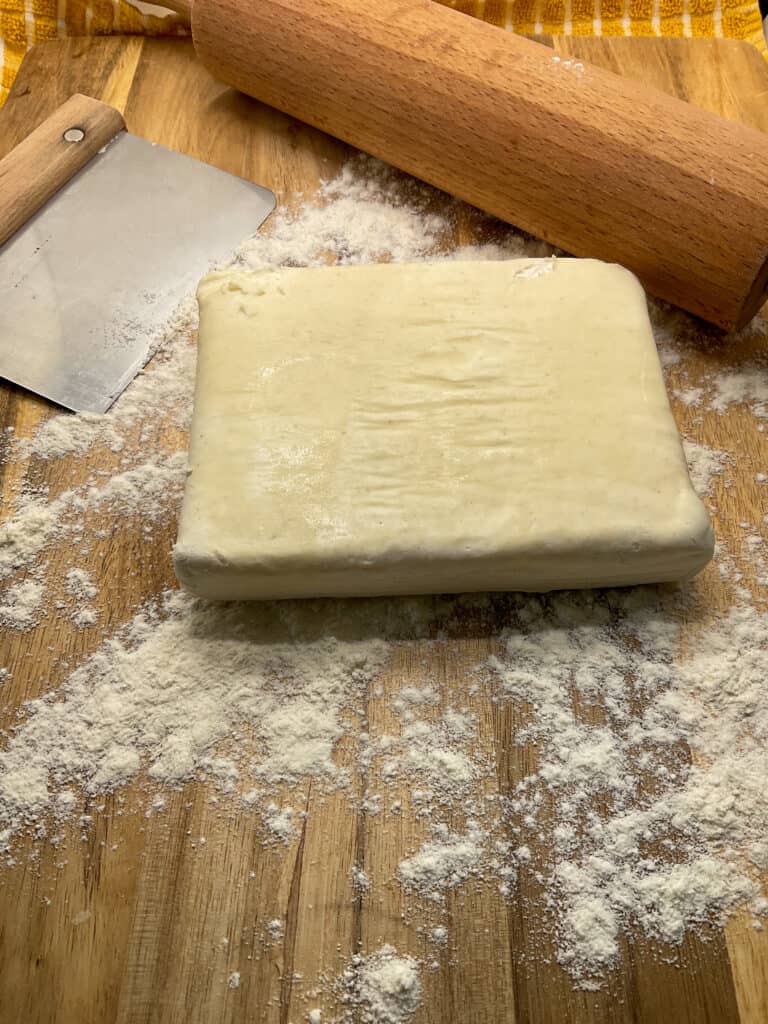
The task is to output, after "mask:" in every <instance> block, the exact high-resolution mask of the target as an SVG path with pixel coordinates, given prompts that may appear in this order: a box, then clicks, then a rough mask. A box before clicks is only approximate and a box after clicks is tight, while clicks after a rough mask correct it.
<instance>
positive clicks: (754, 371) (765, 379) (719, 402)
mask: <svg viewBox="0 0 768 1024" xmlns="http://www.w3.org/2000/svg"><path fill="white" fill-rule="evenodd" d="M713 386H714V397H713V398H712V400H711V402H710V405H711V407H712V408H713V409H714V410H715V411H716V412H720V413H722V412H725V411H726V410H727V409H728V408H729V407H730V406H731V405H740V404H742V403H743V404H746V405H748V406H749V408H750V411H751V412H752V415H753V416H757V417H759V418H760V419H765V418H766V417H768V370H766V369H765V368H763V367H760V366H752V367H748V368H747V369H744V370H740V371H729V372H727V373H720V374H717V375H716V376H715V377H714V379H713Z"/></svg>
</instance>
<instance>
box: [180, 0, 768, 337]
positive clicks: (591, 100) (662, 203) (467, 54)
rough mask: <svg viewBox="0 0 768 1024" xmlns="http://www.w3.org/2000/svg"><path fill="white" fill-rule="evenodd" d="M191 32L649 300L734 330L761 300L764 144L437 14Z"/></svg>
mask: <svg viewBox="0 0 768 1024" xmlns="http://www.w3.org/2000/svg"><path fill="white" fill-rule="evenodd" d="M188 5H189V0H176V2H175V4H174V6H175V7H176V8H180V9H184V8H185V7H186V8H187V10H188ZM191 21H192V35H193V39H194V44H195V49H196V51H197V54H198V56H199V58H200V60H201V61H202V62H203V63H204V64H205V65H206V67H208V68H209V70H210V71H211V72H212V73H213V74H214V75H216V77H217V78H219V79H221V80H222V81H223V82H226V83H228V84H229V85H232V86H235V87H236V88H238V89H240V90H242V91H243V92H245V93H248V94H249V95H250V96H254V97H256V98H257V99H259V100H262V101H263V102H265V103H268V104H270V105H271V106H274V107H277V108H279V109H280V110H283V111H286V112H287V113H289V114H292V115H293V116H295V117H297V118H300V119H301V120H302V121H306V122H308V123H309V124H312V125H314V126H315V127H317V128H321V129H322V130H323V131H326V132H329V133H331V134H332V135H335V136H338V137H339V138H341V139H344V140H345V141H346V142H349V143H352V144H353V145H354V146H357V147H359V148H360V149H363V150H366V151H367V152H369V153H372V154H374V155H375V156H377V157H380V158H381V159H382V160H386V161H388V162H389V163H391V164H394V165H395V166H396V167H399V168H401V169H402V170H404V171H408V172H409V173H410V174H414V175H416V176H417V177H419V178H423V179H424V180H425V181H428V182H430V183H431V184H432V185H436V186H438V187H439V188H441V189H445V190H446V191H447V192H451V193H452V194H453V195H456V196H459V197H460V198H461V199H464V200H466V201H467V202H469V203H473V204H474V205H476V206H479V207H481V208H482V209H483V210H487V211H488V212H489V213H493V214H495V215H496V216H497V217H501V218H502V219H503V220H505V221H509V222H510V223H512V224H514V225H516V226H517V227H520V228H523V229H524V230H525V231H528V232H530V233H531V234H533V235H537V236H539V237H540V238H544V239H546V240H547V241H548V242H550V243H552V244H553V245H556V246H559V247H561V248H562V249H565V250H566V251H567V252H570V253H574V254H576V255H579V256H592V257H596V258H599V259H603V260H609V261H615V262H617V263H622V264H623V265H624V266H625V267H628V268H629V269H630V270H633V271H634V272H635V273H636V274H637V275H638V276H639V277H640V279H641V280H642V282H643V283H644V285H645V287H646V288H647V289H648V290H649V291H650V292H652V293H653V294H654V295H658V296H660V297H661V298H664V299H668V300H669V301H670V302H673V303H675V304H677V305H679V306H682V307H684V308H685V309H688V310H690V311H691V312H693V313H696V314H697V315H699V316H701V317H703V318H705V319H707V320H710V321H712V322H713V323H716V324H719V325H720V326H721V327H724V328H727V329H730V328H734V327H739V326H741V325H743V324H744V323H746V322H747V321H748V320H749V319H750V318H751V317H752V316H753V314H754V313H755V312H756V311H757V310H758V309H759V308H760V306H761V305H762V304H763V302H764V301H765V299H766V288H767V280H768V136H766V135H763V134H762V133H760V132H758V131H754V130H751V129H749V128H746V127H744V126H742V125H738V124H735V123H732V122H729V121H726V120H724V119H723V118H720V117H716V116H715V115H713V114H709V113H706V112H705V111H703V110H700V109H699V108H697V107H695V106H692V105H690V104H687V103H684V102H681V101H680V100H677V99H673V98H672V97H670V96H667V95H666V94H664V93H661V92H658V91H656V90H654V89H650V88H647V87H645V86H643V85H640V84H638V83H636V82H632V81H629V80H627V79H625V78H621V77H619V76H618V75H614V74H612V73H611V72H608V71H603V70H601V69H599V68H595V67H592V66H590V65H587V64H582V63H581V62H578V61H573V60H565V59H561V58H558V57H557V56H555V55H553V53H552V51H551V50H550V49H549V48H548V47H545V46H542V45H540V44H538V43H534V42H531V41H530V40H527V39H523V38H521V37H519V36H515V35H513V34H511V33H508V32H504V31H501V30H500V29H498V28H496V27H494V26H492V25H489V24H486V23H484V22H482V21H479V20H476V19H474V18H470V17H467V16H466V15H464V14H461V13H459V12H457V11H453V10H451V9H449V8H447V7H443V6H441V5H439V4H437V3H434V2H432V0H376V2H375V3H360V0H312V3H306V2H305V0H255V2H254V0H194V2H193V6H192V12H191Z"/></svg>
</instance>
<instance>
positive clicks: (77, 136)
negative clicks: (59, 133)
mask: <svg viewBox="0 0 768 1024" xmlns="http://www.w3.org/2000/svg"><path fill="white" fill-rule="evenodd" d="M84 138H85V132H84V131H83V129H82V128H67V130H66V131H65V132H64V141H65V142H82V141H83V139H84Z"/></svg>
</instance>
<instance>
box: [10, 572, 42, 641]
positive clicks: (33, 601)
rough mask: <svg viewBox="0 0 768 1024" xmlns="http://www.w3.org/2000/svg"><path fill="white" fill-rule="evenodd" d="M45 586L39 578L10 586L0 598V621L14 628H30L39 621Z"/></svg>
mask: <svg viewBox="0 0 768 1024" xmlns="http://www.w3.org/2000/svg"><path fill="white" fill-rule="evenodd" d="M44 594H45V587H44V585H43V584H42V583H40V582H38V581H37V580H24V581H23V582H22V583H17V584H16V585H15V586H13V587H9V588H8V589H7V590H6V591H5V592H4V593H3V594H2V597H1V598H0V600H2V601H3V603H2V604H0V622H3V623H4V624H5V625H6V626H10V627H11V628H12V629H29V628H30V627H31V626H34V625H35V624H36V623H37V621H38V613H39V611H40V605H41V604H42V601H43V595H44Z"/></svg>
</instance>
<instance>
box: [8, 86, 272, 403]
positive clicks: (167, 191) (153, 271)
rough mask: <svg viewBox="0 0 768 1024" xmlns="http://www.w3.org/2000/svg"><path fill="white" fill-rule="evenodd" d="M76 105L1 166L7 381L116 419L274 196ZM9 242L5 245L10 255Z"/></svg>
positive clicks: (83, 101)
mask: <svg viewBox="0 0 768 1024" xmlns="http://www.w3.org/2000/svg"><path fill="white" fill-rule="evenodd" d="M124 129H125V123H124V121H123V118H122V116H121V114H120V113H119V111H117V110H115V109H114V107H111V106H109V105H108V104H106V103H102V102H100V101H99V100H95V99H91V98H90V97H88V96H80V95H75V96H72V97H71V98H70V99H69V100H67V102H66V103H64V104H63V105H62V106H61V107H59V108H58V110H56V111H55V112H54V113H53V114H52V115H51V116H50V117H49V118H47V120H45V121H44V122H43V123H42V124H41V125H40V126H39V127H38V128H36V129H35V130H34V131H33V132H32V133H31V134H30V135H29V136H28V137H27V138H26V139H25V140H24V141H23V142H21V143H19V145H18V146H16V148H15V149H13V150H12V151H11V152H10V153H9V154H8V155H7V156H6V157H4V159H2V160H0V376H2V377H4V378H6V379H7V380H9V381H12V382H14V383H15V384H19V385H21V386H22V387H24V388H27V389H29V390H30V391H35V392H37V394H39V395H42V396H44V397H45V398H48V399H50V400H51V401H53V402H56V403H58V404H59V405H63V406H65V407H66V408H67V409H73V410H75V411H76V412H96V413H99V412H104V411H106V410H107V409H108V408H109V406H110V405H111V404H112V402H114V400H115V399H116V398H117V396H118V395H119V394H120V393H121V391H122V390H123V389H124V388H125V387H126V385H127V384H128V383H129V382H130V381H131V380H132V378H133V377H134V375H135V374H136V373H137V372H138V370H140V369H141V367H142V366H143V365H144V363H145V362H146V361H147V359H148V358H149V356H150V355H151V348H152V342H153V341H154V340H157V339H158V338H159V335H160V333H161V331H162V328H163V326H164V324H165V323H167V321H168V320H169V318H170V316H171V314H172V313H173V312H174V310H175V309H176V307H177V306H178V304H179V302H180V301H181V299H182V298H183V297H184V296H185V295H187V294H189V293H190V292H192V291H194V289H195V286H196V285H197V282H198V280H199V279H200V277H201V276H202V275H203V274H204V273H205V272H206V271H207V270H208V269H209V268H210V267H211V266H212V265H213V264H214V263H216V262H219V261H222V260H224V259H226V258H227V257H228V256H229V255H231V253H232V252H233V251H234V249H235V248H236V247H237V245H238V244H239V243H240V242H241V241H242V240H243V238H245V237H246V236H247V235H249V234H251V233H253V232H254V231H256V229H257V228H258V227H259V225H260V224H261V223H262V222H263V221H264V219H265V218H266V217H267V216H268V215H269V214H270V213H271V212H272V210H273V209H274V205H275V198H274V196H273V194H272V193H271V192H270V191H268V190H267V189H265V188H261V187H260V186H258V185H254V184H252V183H251V182H249V181H245V180H243V179H242V178H238V177H235V176H234V175H232V174H228V173H226V172H225V171H221V170H218V169H217V168H214V167H210V166H209V165H208V164H204V163H201V162H200V161H198V160H193V159H191V158H190V157H186V156H182V155H181V154H180V153H174V152H172V151H171V150H168V149H165V148H164V147H162V146H158V145H154V144H153V143H151V142H147V141H146V140H144V139H139V138H137V137H136V136H134V135H129V134H128V132H126V131H125V130H124ZM3 243H5V244H4V245H3Z"/></svg>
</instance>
